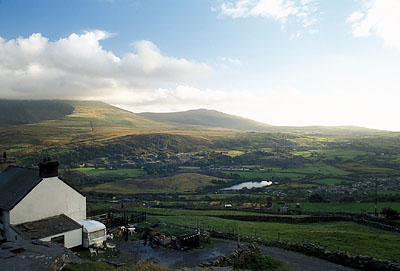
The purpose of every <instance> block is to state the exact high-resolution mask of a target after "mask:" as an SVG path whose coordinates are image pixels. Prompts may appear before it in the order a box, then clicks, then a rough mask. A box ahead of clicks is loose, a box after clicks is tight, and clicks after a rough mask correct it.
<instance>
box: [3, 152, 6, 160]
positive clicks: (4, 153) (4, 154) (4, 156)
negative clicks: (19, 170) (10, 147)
mask: <svg viewBox="0 0 400 271" xmlns="http://www.w3.org/2000/svg"><path fill="white" fill-rule="evenodd" d="M3 158H4V159H6V158H7V152H6V151H3Z"/></svg>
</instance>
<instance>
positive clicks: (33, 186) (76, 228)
mask: <svg viewBox="0 0 400 271" xmlns="http://www.w3.org/2000/svg"><path fill="white" fill-rule="evenodd" d="M7 162H8V160H7V157H6V155H5V154H4V156H3V158H0V164H2V165H3V166H1V165H0V171H1V172H0V239H1V238H3V239H6V240H7V241H14V240H18V239H26V240H31V239H39V240H42V241H53V242H59V243H62V244H64V246H65V247H67V248H73V247H78V246H81V245H82V225H81V224H79V223H78V222H77V220H82V219H86V198H85V196H84V195H82V194H81V193H80V192H79V191H77V190H76V189H74V188H73V187H71V186H70V185H68V184H67V183H66V182H64V181H63V180H62V179H61V178H59V177H58V162H57V161H49V160H46V161H44V162H42V163H40V164H39V169H30V168H22V167H17V166H13V165H7V167H6V166H4V165H5V164H7Z"/></svg>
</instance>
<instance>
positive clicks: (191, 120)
mask: <svg viewBox="0 0 400 271" xmlns="http://www.w3.org/2000/svg"><path fill="white" fill-rule="evenodd" d="M138 115H140V116H143V117H145V118H148V119H151V120H153V121H157V122H162V123H170V124H172V125H185V126H186V129H191V127H190V126H200V127H204V128H206V127H214V128H223V129H230V130H239V131H240V130H241V131H256V132H273V133H301V134H323V135H331V136H364V135H376V134H379V133H381V132H382V131H379V130H374V129H368V128H363V127H357V126H273V125H269V124H265V123H261V122H257V121H254V120H251V119H247V118H243V117H240V116H235V115H229V114H225V113H222V112H219V111H215V110H207V109H197V110H188V111H183V112H172V113H150V112H145V113H139V114H138ZM197 128H199V127H197Z"/></svg>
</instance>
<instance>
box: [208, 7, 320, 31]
mask: <svg viewBox="0 0 400 271" xmlns="http://www.w3.org/2000/svg"><path fill="white" fill-rule="evenodd" d="M212 10H213V11H217V12H218V11H219V13H220V15H225V16H230V17H232V18H247V17H265V18H271V19H275V20H278V21H279V22H281V23H282V25H284V24H285V23H286V22H287V21H288V19H289V18H294V19H295V20H296V21H297V22H300V23H301V25H302V26H303V27H310V26H312V25H314V24H315V23H316V22H317V19H316V18H315V16H314V15H315V13H316V11H317V7H316V4H315V1H314V0H223V1H222V4H221V5H220V6H219V7H218V8H215V7H214V8H212Z"/></svg>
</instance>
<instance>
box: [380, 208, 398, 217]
mask: <svg viewBox="0 0 400 271" xmlns="http://www.w3.org/2000/svg"><path fill="white" fill-rule="evenodd" d="M381 214H382V215H383V216H384V217H385V218H387V219H392V220H395V219H399V212H398V211H396V210H395V209H392V208H383V209H382V211H381Z"/></svg>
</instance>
